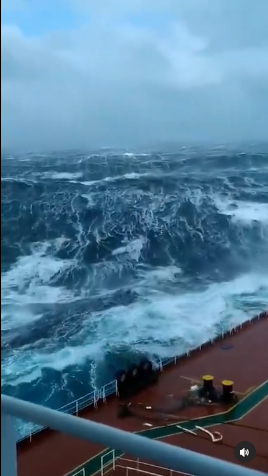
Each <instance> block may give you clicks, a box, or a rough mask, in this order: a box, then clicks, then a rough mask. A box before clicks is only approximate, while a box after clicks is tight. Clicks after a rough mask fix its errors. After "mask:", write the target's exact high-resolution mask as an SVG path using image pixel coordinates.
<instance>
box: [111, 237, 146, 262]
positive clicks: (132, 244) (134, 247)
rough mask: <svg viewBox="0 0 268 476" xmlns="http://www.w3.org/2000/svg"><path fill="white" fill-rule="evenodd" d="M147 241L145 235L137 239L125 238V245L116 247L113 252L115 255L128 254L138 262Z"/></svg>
mask: <svg viewBox="0 0 268 476" xmlns="http://www.w3.org/2000/svg"><path fill="white" fill-rule="evenodd" d="M146 241H147V240H146V238H144V237H143V236H140V237H139V238H137V239H136V240H132V241H127V240H124V242H125V243H126V244H125V246H121V247H120V248H117V249H115V250H114V251H113V252H112V254H113V256H116V255H121V254H128V257H129V258H130V259H132V260H134V261H137V262H138V261H139V259H140V255H141V251H142V249H143V247H144V245H145V244H146Z"/></svg>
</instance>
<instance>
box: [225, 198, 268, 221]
mask: <svg viewBox="0 0 268 476" xmlns="http://www.w3.org/2000/svg"><path fill="white" fill-rule="evenodd" d="M216 206H217V208H218V210H219V211H220V213H222V214H224V215H228V216H231V217H232V219H233V220H235V221H239V222H244V223H246V224H249V223H251V222H254V221H258V222H261V223H264V224H267V223H268V204H266V203H254V202H243V201H239V200H226V199H220V198H217V199H216Z"/></svg>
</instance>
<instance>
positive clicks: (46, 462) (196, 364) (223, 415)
mask: <svg viewBox="0 0 268 476" xmlns="http://www.w3.org/2000/svg"><path fill="white" fill-rule="evenodd" d="M267 337H268V314H267V313H266V315H263V316H262V317H261V318H260V319H253V320H252V321H250V322H249V323H246V324H244V325H243V326H241V327H239V328H238V329H235V330H233V331H232V332H231V333H228V335H225V336H222V338H219V339H217V340H216V341H215V342H214V343H210V344H206V345H205V346H203V347H202V348H200V349H196V350H195V351H193V352H191V353H190V354H189V355H188V356H184V357H182V358H178V359H177V361H176V363H174V364H171V365H170V366H168V367H167V368H164V371H163V373H162V374H161V376H160V378H159V382H158V383H157V384H155V385H153V386H152V387H149V388H148V389H146V390H144V391H143V392H141V393H140V394H139V395H138V396H136V397H135V398H132V399H131V402H132V406H133V409H134V415H133V416H131V417H129V418H120V419H119V418H118V416H117V413H118V398H117V397H116V396H113V397H111V398H108V399H107V403H102V404H101V405H100V406H99V407H98V409H94V407H88V408H87V409H85V410H84V411H83V412H82V413H81V414H80V415H79V417H82V418H86V419H90V420H93V421H96V422H100V423H104V424H107V425H110V426H114V427H116V428H120V429H123V430H126V431H130V432H138V433H139V434H141V435H143V436H146V437H150V438H154V439H159V440H162V441H165V442H167V443H170V444H174V445H177V446H181V447H185V448H187V449H190V450H193V451H197V452H199V453H203V454H207V455H211V456H215V457H217V458H220V459H224V460H227V461H231V462H233V463H236V464H239V463H238V461H237V460H236V459H235V457H234V447H235V446H236V445H237V444H238V443H239V442H241V441H250V442H251V443H253V444H254V446H255V448H256V452H257V454H256V457H255V458H254V460H253V461H252V462H251V463H249V464H247V467H251V468H255V469H258V470H260V471H264V472H268V452H267V448H268V370H267V361H268V350H267ZM265 362H266V364H265ZM205 374H211V375H213V376H214V382H215V385H216V386H217V385H219V386H220V385H221V381H222V380H224V379H228V380H232V381H233V382H234V391H235V392H238V395H239V401H238V403H237V404H235V405H234V406H233V407H229V408H228V409H226V407H223V406H220V405H213V404H212V405H207V406H202V407H200V406H198V407H188V408H183V409H180V410H178V399H179V398H181V397H182V396H183V395H185V394H186V392H187V391H188V390H189V387H190V385H191V384H193V383H194V382H195V381H196V380H200V379H202V376H203V375H205ZM146 406H147V407H148V406H149V407H151V408H150V409H146ZM196 426H200V427H202V428H206V429H208V430H209V431H210V432H212V431H213V432H215V431H218V432H220V433H221V435H222V436H223V440H222V441H221V442H220V443H213V442H212V440H211V437H210V436H209V435H208V434H207V433H205V432H203V431H202V430H200V429H196ZM187 429H188V430H191V431H193V432H194V433H196V434H191V433H188V432H186V430H187ZM108 453H109V454H108ZM105 455H106V456H105ZM126 460H130V461H131V463H130V462H128V463H127V462H126ZM145 463H146V462H144V463H143V464H145ZM147 463H148V464H149V463H151V464H153V462H147ZM139 464H141V462H140V463H139ZM101 466H102V468H104V470H105V468H106V470H107V471H109V470H110V469H114V474H118V475H120V474H121V475H122V474H123V472H124V474H126V472H125V470H124V467H126V466H127V467H128V468H129V469H128V472H134V471H137V464H136V462H135V461H133V458H132V457H131V456H130V455H120V453H119V452H116V453H113V452H111V451H110V450H109V449H107V448H103V447H102V446H101V445H98V444H94V443H90V442H87V441H82V440H79V439H76V438H73V437H70V436H68V435H64V434H61V433H59V432H56V431H52V430H49V429H45V430H43V431H41V432H39V433H37V434H36V435H34V436H33V437H32V438H31V441H30V439H26V440H23V441H22V442H20V443H18V474H19V476H31V475H35V474H38V476H48V475H50V476H65V475H69V474H70V476H74V475H75V474H76V475H77V476H88V475H93V474H97V473H98V472H100V470H101ZM145 467H146V468H151V469H149V470H148V469H144V468H143V469H141V467H140V466H139V468H140V469H139V471H141V472H146V473H147V474H148V472H149V473H151V474H157V475H163V476H166V474H167V473H166V472H165V471H167V470H164V469H162V470H161V469H160V468H158V469H157V468H156V469H152V468H153V467H149V466H146V465H145ZM104 470H103V472H104ZM178 474H179V473H178Z"/></svg>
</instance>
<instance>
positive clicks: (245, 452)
mask: <svg viewBox="0 0 268 476" xmlns="http://www.w3.org/2000/svg"><path fill="white" fill-rule="evenodd" d="M240 455H241V456H244V457H245V456H248V455H249V450H247V449H245V448H243V449H242V450H240Z"/></svg>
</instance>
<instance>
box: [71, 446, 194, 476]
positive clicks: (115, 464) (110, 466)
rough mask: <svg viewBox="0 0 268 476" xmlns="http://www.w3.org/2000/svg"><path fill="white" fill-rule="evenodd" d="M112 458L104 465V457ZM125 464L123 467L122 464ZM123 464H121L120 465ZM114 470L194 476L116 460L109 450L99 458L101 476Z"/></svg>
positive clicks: (149, 464) (138, 460) (158, 475)
mask: <svg viewBox="0 0 268 476" xmlns="http://www.w3.org/2000/svg"><path fill="white" fill-rule="evenodd" d="M110 455H111V456H112V459H109V461H108V463H105V457H107V456H110ZM125 462H126V463H127V465H125V464H124V463H125ZM121 463H123V464H121ZM130 465H131V466H130ZM141 466H142V467H143V466H145V467H146V468H148V471H147V470H144V469H141ZM115 468H123V469H126V474H128V472H129V470H131V471H136V472H137V473H145V474H157V476H161V473H162V472H164V473H165V475H167V474H168V475H169V476H173V475H175V476H177V475H178V476H194V475H193V474H190V473H182V472H181V471H174V470H173V469H169V468H166V467H164V466H157V465H154V464H151V463H145V462H144V461H140V459H139V458H138V459H136V460H134V459H128V458H122V457H121V456H119V457H118V458H117V457H116V455H115V450H110V451H109V452H108V453H106V454H105V455H103V456H102V458H101V471H100V473H101V476H104V474H106V473H108V472H109V471H111V470H113V471H115ZM149 469H153V472H152V471H149ZM73 476H76V475H73Z"/></svg>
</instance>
